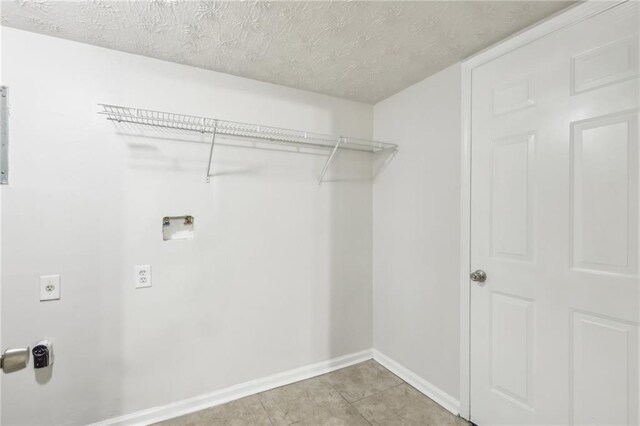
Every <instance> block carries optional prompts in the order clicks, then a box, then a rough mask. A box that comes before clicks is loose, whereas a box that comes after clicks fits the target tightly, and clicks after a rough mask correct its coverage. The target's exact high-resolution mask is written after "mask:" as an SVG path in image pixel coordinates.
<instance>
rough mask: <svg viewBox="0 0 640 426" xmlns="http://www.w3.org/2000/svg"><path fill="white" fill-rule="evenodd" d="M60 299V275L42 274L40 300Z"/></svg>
mask: <svg viewBox="0 0 640 426" xmlns="http://www.w3.org/2000/svg"><path fill="white" fill-rule="evenodd" d="M58 299H60V275H42V276H40V301H41V302H44V301H46V300H58Z"/></svg>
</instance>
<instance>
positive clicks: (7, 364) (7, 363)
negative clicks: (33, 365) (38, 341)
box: [0, 347, 29, 373]
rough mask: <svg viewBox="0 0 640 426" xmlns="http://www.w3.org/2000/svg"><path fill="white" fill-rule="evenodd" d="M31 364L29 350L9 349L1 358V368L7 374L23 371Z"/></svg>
mask: <svg viewBox="0 0 640 426" xmlns="http://www.w3.org/2000/svg"><path fill="white" fill-rule="evenodd" d="M27 364H29V348H28V347H26V348H17V349H7V350H6V351H5V352H4V353H3V354H2V356H0V368H1V369H2V370H3V371H4V372H5V373H13V372H14V371H18V370H22V369H23V368H25V367H26V366H27Z"/></svg>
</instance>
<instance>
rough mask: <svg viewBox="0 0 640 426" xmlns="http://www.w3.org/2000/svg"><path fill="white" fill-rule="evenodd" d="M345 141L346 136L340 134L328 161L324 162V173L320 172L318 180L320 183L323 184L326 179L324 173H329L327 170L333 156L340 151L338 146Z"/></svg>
mask: <svg viewBox="0 0 640 426" xmlns="http://www.w3.org/2000/svg"><path fill="white" fill-rule="evenodd" d="M343 141H344V138H343V137H342V136H340V137H339V138H338V141H337V142H336V146H334V147H333V150H331V154H330V155H329V158H327V161H326V162H325V163H324V167H323V168H322V173H320V180H319V181H318V185H322V180H323V179H324V175H325V173H327V170H329V166H330V165H331V162H332V161H333V157H335V156H336V152H338V148H340V144H341V143H342V142H343Z"/></svg>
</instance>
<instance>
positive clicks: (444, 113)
mask: <svg viewBox="0 0 640 426" xmlns="http://www.w3.org/2000/svg"><path fill="white" fill-rule="evenodd" d="M460 108H461V106H460V65H459V64H457V65H454V66H452V67H450V68H447V69H446V70H443V71H441V72H440V73H438V74H436V75H433V76H431V77H429V78H427V79H426V80H423V81H422V82H420V83H418V84H416V85H414V86H411V87H410V88H407V89H405V90H404V91H402V92H400V93H398V94H397V95H394V96H392V97H390V98H388V99H386V100H384V101H382V102H380V103H378V104H376V105H375V108H374V136H375V138H377V139H381V140H385V139H386V140H394V141H396V142H397V143H398V144H400V151H399V153H398V155H396V157H395V159H394V160H393V162H391V163H390V164H389V166H388V167H387V168H386V169H385V170H384V173H382V174H381V175H380V176H379V177H378V178H377V179H376V180H375V182H374V185H373V243H374V245H373V246H374V250H373V282H374V285H373V300H374V302H373V312H374V320H373V329H374V347H375V348H376V349H377V350H379V351H380V352H382V353H383V354H385V355H387V356H389V357H390V358H392V359H394V360H395V361H397V362H399V363H400V364H402V365H403V366H404V367H406V368H408V369H410V370H411V371H413V372H414V373H416V374H418V375H419V376H420V377H421V378H423V379H424V380H426V381H428V382H429V383H431V384H432V385H434V386H436V387H437V388H439V389H440V390H442V391H444V392H445V393H447V394H449V395H450V396H452V397H454V398H455V399H458V400H459V368H460V367H459V336H460V332H459V312H460V309H459V303H460V300H459V257H460V254H459V253H460V252H459V248H460V244H459V242H460V229H459V228H460V226H459V225H460V202H459V199H460V161H461V157H460V155H461V153H460V128H461V127H460V112H461V109H460Z"/></svg>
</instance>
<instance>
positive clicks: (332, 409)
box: [162, 360, 468, 426]
mask: <svg viewBox="0 0 640 426" xmlns="http://www.w3.org/2000/svg"><path fill="white" fill-rule="evenodd" d="M291 424H295V425H301V426H320V425H331V426H334V425H335V426H337V425H345V426H352V425H353V426H359V425H363V426H368V425H375V426H378V425H379V426H382V425H399V426H400V425H402V426H419V425H434V426H435V425H437V426H441V425H444V426H449V425H450V426H463V425H467V424H468V423H467V422H466V421H464V420H462V419H460V418H459V417H456V416H454V415H452V414H451V413H449V412H448V411H447V410H445V409H444V408H442V407H441V406H439V405H438V404H436V403H435V402H433V401H432V400H431V399H429V398H427V397H426V396H424V395H423V394H421V393H420V392H418V391H417V390H415V389H414V388H412V387H411V386H409V385H408V384H406V383H404V382H403V381H402V380H401V379H400V378H399V377H397V376H395V375H394V374H392V373H391V372H390V371H388V370H387V369H385V368H384V367H382V366H381V365H380V364H378V363H377V362H375V361H373V360H370V361H365V362H362V363H360V364H356V365H354V366H351V367H347V368H343V369H342V370H337V371H334V372H332V373H328V374H325V375H323V376H318V377H314V378H313V379H309V380H303V381H301V382H297V383H293V384H291V385H287V386H283V387H280V388H276V389H272V390H270V391H267V392H263V393H260V394H257V395H252V396H248V397H246V398H242V399H239V400H237V401H233V402H229V403H227V404H223V405H219V406H217V407H213V408H209V409H206V410H202V411H198V412H196V413H193V414H188V415H186V416H183V417H178V418H175V419H172V420H168V421H166V422H163V423H162V425H163V426H196V425H197V426H200V425H225V426H261V425H266V426H280V425H291Z"/></svg>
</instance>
